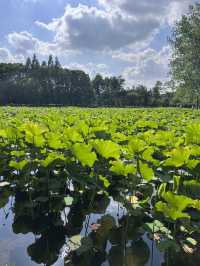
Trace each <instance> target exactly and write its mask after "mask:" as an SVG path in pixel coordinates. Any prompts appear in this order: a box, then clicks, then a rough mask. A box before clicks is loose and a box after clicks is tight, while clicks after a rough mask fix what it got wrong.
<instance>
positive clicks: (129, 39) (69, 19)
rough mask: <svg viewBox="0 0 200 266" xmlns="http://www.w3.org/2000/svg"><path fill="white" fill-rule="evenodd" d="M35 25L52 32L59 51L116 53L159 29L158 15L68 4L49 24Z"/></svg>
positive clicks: (39, 23)
mask: <svg viewBox="0 0 200 266" xmlns="http://www.w3.org/2000/svg"><path fill="white" fill-rule="evenodd" d="M36 23H37V25H39V26H40V27H43V28H45V29H48V30H50V31H53V32H54V33H55V39H54V41H55V42H56V43H58V44H59V46H60V47H62V49H70V48H71V49H72V48H73V49H78V50H80V49H89V50H95V51H102V50H117V49H120V48H122V47H126V46H129V45H133V44H135V43H138V42H144V41H146V40H149V38H150V37H152V35H153V34H154V33H155V31H156V30H157V29H158V28H159V26H160V17H159V16H140V17H138V16H137V14H136V13H134V12H133V13H132V14H131V13H130V14H127V13H124V12H123V10H121V9H119V8H118V9H112V10H108V9H100V8H97V7H88V6H86V5H82V4H79V5H78V6H76V7H72V6H71V5H67V6H66V8H65V12H64V15H63V16H62V17H60V18H57V19H53V20H52V22H50V23H49V24H45V23H42V22H38V21H37V22H36Z"/></svg>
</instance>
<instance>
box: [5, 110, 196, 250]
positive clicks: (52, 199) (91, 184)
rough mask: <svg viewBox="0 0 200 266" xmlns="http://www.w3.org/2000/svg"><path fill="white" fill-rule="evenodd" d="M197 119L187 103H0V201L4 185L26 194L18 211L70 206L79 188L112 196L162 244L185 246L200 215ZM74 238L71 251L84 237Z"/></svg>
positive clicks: (162, 246)
mask: <svg viewBox="0 0 200 266" xmlns="http://www.w3.org/2000/svg"><path fill="white" fill-rule="evenodd" d="M198 120H199V111H192V110H188V109H181V110H179V109H163V108H160V109H156V110H155V109H142V108H140V109H129V108H126V109H116V108H111V109H107V108H98V109H97V108H93V109H89V108H85V109H83V108H54V107H52V108H26V107H20V108H14V107H6V108H4V107H3V108H0V176H1V181H0V207H4V206H5V205H6V204H7V202H8V199H9V195H10V194H9V193H6V192H5V191H7V190H12V191H13V193H14V191H20V192H22V193H25V194H26V193H30V195H29V196H28V198H29V197H30V202H28V203H26V204H27V205H26V210H23V215H24V214H26V212H30V207H34V209H37V207H38V206H39V208H38V209H39V210H41V211H42V210H43V209H42V208H43V207H44V206H48V207H49V208H50V209H51V210H52V212H53V213H55V212H56V211H57V210H59V211H60V213H61V212H62V210H63V209H64V208H65V207H66V206H70V207H71V208H72V209H73V206H75V205H76V203H77V199H80V201H81V202H82V199H83V198H82V195H83V194H84V198H85V195H86V199H87V205H88V199H89V201H90V200H92V199H93V197H96V196H97V195H98V197H99V196H100V195H107V196H108V199H109V197H112V196H113V195H114V196H113V197H116V198H117V200H119V201H120V203H121V204H122V205H123V206H124V207H125V208H126V210H127V213H128V215H129V216H130V218H131V217H132V216H133V217H134V221H136V220H137V221H138V220H139V222H138V226H139V227H140V229H143V228H145V230H146V231H147V232H148V234H150V237H152V238H154V237H155V238H156V239H157V240H156V241H157V242H159V247H160V249H161V250H168V249H171V248H175V249H178V248H177V245H178V246H180V245H181V243H189V242H190V243H189V244H190V245H191V243H192V242H193V241H192V240H191V239H190V238H192V233H193V232H199V227H198V219H199V215H200V213H199V212H200V196H199V195H200V193H199V191H200V184H199V170H200V169H199V162H200V146H199V142H198V126H197V125H198V124H199V122H198ZM194 125H195V126H194ZM90 191H92V195H91V194H90ZM113 192H114V193H113ZM116 194H117V195H116ZM106 202H107V201H105V202H104V206H105V203H106ZM81 204H82V203H81ZM96 205H97V206H101V202H100V201H99V202H98V203H96ZM89 206H90V208H91V204H89ZM104 211H105V210H104ZM147 217H148V221H149V220H150V222H148V223H145V226H143V225H144V222H143V221H146V220H145V219H146V218H147ZM69 218H70V216H69ZM177 220H178V222H177ZM55 223H56V221H55ZM109 223H110V222H109ZM112 224H113V223H112ZM108 225H109V224H108ZM168 225H169V226H170V227H169V226H168ZM108 227H109V230H110V228H113V225H112V226H110V225H109V226H108ZM133 227H134V228H135V225H134V226H133ZM106 228H107V227H106ZM183 228H185V230H184V233H183V234H182V233H181V234H180V232H183V231H182V229H183ZM106 230H107V229H106ZM109 230H108V231H109ZM25 231H27V228H26V230H25ZM98 231H99V232H101V230H100V228H99V230H98ZM109 232H110V231H109ZM176 232H177V236H178V237H177V236H176ZM154 233H157V234H158V235H156V236H154ZM100 237H101V236H100ZM188 238H189V239H188ZM186 239H188V241H186ZM72 240H73V239H72ZM75 240H76V239H75ZM77 240H78V241H77V243H78V244H76V245H75V246H76V248H75V250H77V251H78V250H79V252H80V253H82V252H83V253H84V252H87V250H88V249H87V245H90V244H89V242H90V241H89V239H87V238H81V239H80V237H77ZM87 241H88V242H87ZM75 242H76V241H75ZM69 243H70V240H69ZM83 243H85V244H83ZM87 243H88V244H87ZM101 248H102V246H101Z"/></svg>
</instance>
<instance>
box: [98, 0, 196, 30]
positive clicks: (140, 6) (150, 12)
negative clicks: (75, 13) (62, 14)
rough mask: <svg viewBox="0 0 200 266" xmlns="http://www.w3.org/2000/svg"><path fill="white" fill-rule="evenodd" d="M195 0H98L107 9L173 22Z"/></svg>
mask: <svg viewBox="0 0 200 266" xmlns="http://www.w3.org/2000/svg"><path fill="white" fill-rule="evenodd" d="M195 2H197V1H196V0H159V1H158V0H151V1H149V0H141V1H133V0H98V3H99V4H100V6H103V7H104V8H106V9H107V10H112V9H113V8H114V9H120V10H121V11H123V12H126V13H127V14H132V15H134V16H136V17H141V16H142V17H152V16H153V17H159V18H160V22H167V23H169V24H170V25H171V24H173V23H174V21H176V20H177V19H179V18H180V17H181V15H182V14H183V13H184V12H186V10H187V9H188V6H189V5H190V4H194V3H195Z"/></svg>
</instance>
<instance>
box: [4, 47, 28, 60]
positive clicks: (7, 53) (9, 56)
mask: <svg viewBox="0 0 200 266" xmlns="http://www.w3.org/2000/svg"><path fill="white" fill-rule="evenodd" d="M15 62H18V63H20V62H24V57H23V56H22V55H16V54H12V53H11V52H10V50H9V49H7V48H5V47H2V48H0V63H15Z"/></svg>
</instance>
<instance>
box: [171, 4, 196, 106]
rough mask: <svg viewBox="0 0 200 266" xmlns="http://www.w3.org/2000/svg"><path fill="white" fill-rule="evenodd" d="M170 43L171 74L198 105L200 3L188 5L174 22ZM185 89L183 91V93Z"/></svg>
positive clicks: (179, 86)
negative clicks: (171, 52)
mask: <svg viewBox="0 0 200 266" xmlns="http://www.w3.org/2000/svg"><path fill="white" fill-rule="evenodd" d="M170 43H171V45H172V48H173V56H172V60H171V67H172V76H173V79H174V80H175V82H176V85H177V87H178V88H179V90H178V93H179V94H180V90H181V91H182V92H183V95H187V96H188V95H191V96H192V95H193V96H195V99H196V106H197V108H198V107H199V93H200V4H195V5H194V6H190V8H189V12H188V14H187V15H184V16H182V19H181V20H180V21H179V22H177V23H176V25H175V28H174V30H173V34H172V37H171V39H170ZM184 91H185V93H184Z"/></svg>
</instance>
